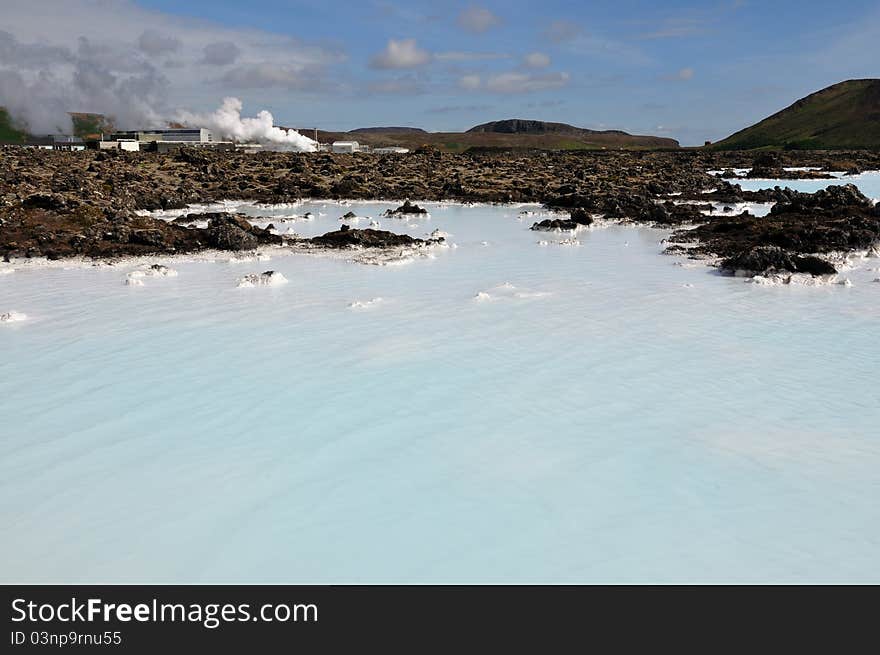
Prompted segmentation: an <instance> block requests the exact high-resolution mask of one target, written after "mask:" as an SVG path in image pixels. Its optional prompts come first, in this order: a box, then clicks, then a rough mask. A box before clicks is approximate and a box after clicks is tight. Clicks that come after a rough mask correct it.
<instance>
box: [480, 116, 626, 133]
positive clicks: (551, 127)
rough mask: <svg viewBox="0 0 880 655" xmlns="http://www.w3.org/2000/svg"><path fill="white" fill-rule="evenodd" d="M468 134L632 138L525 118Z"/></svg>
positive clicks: (494, 124) (492, 125) (500, 123)
mask: <svg viewBox="0 0 880 655" xmlns="http://www.w3.org/2000/svg"><path fill="white" fill-rule="evenodd" d="M468 132H482V133H487V132H493V133H498V134H578V133H587V134H619V135H624V136H632V135H631V134H627V133H626V132H622V131H621V130H590V129H587V128H584V127H575V126H574V125H569V124H568V123H550V122H548V121H536V120H531V119H526V118H506V119H504V120H501V121H490V122H488V123H483V124H481V125H477V126H475V127H472V128H471V129H469V130H468Z"/></svg>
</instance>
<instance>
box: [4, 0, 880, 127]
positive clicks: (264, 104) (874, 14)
mask: <svg viewBox="0 0 880 655" xmlns="http://www.w3.org/2000/svg"><path fill="white" fill-rule="evenodd" d="M8 2H10V3H11V4H12V5H14V7H13V10H12V11H11V12H10V14H11V15H10V16H9V17H8V18H7V19H2V20H0V30H5V31H8V32H9V33H11V34H13V35H15V37H16V38H17V40H18V41H19V43H18V45H19V46H20V48H19V50H22V49H23V48H24V47H25V46H26V45H29V44H34V43H39V44H42V45H44V46H48V45H49V44H51V43H54V41H56V40H57V41H59V45H62V44H61V43H60V42H61V41H63V40H65V39H67V40H70V39H72V38H73V37H74V36H76V32H77V29H78V25H79V24H78V23H76V20H78V19H76V18H71V20H73V21H74V22H73V23H72V24H71V23H70V22H68V23H67V24H66V25H65V32H62V31H58V32H55V33H49V32H47V31H46V28H45V27H42V28H40V27H38V26H34V25H29V24H28V25H27V26H26V27H25V28H24V29H21V26H16V25H15V24H14V23H15V22H16V21H19V22H20V23H21V24H22V25H25V24H26V23H27V21H28V17H29V16H30V15H31V14H30V13H28V12H30V11H32V10H31V9H30V8H31V7H33V6H35V5H36V6H39V5H52V4H53V3H52V2H51V1H50V0H29V2H26V3H25V2H19V0H8ZM4 4H5V3H4ZM64 4H65V7H69V6H71V5H76V6H77V8H78V10H79V11H80V12H83V13H86V14H88V11H89V10H90V9H94V10H95V12H96V15H97V12H98V11H100V12H101V18H100V19H99V22H100V21H103V22H102V23H101V26H102V29H101V31H100V32H99V31H98V30H97V27H96V26H95V25H94V23H95V21H92V23H91V24H86V22H83V23H82V30H83V31H86V30H90V29H94V32H93V33H89V35H88V38H89V39H90V40H91V42H95V43H98V42H100V40H101V39H102V38H105V39H108V45H107V46H106V47H107V52H109V51H110V48H111V45H110V44H109V41H111V40H112V39H111V37H109V36H107V35H108V34H113V33H114V30H113V29H112V27H114V26H124V29H120V30H118V31H116V36H115V38H116V40H117V42H114V43H113V44H112V47H113V48H115V50H114V52H116V53H122V50H121V48H123V47H124V42H125V39H128V41H129V42H130V43H131V44H134V45H132V46H131V47H132V48H134V49H135V54H136V57H135V55H132V58H133V59H137V61H138V62H140V63H139V64H137V65H138V66H142V67H147V66H149V67H150V69H149V78H150V80H151V84H155V88H156V102H159V103H161V104H162V106H163V107H166V108H173V107H183V108H187V109H193V110H197V111H206V110H210V109H212V108H214V107H216V106H217V105H218V104H219V102H220V100H221V99H222V97H223V96H227V95H234V96H236V97H239V98H241V99H242V100H243V101H244V104H245V112H246V113H248V112H251V113H254V112H256V111H258V110H260V109H263V108H267V109H269V110H270V111H272V112H273V114H274V115H275V117H276V120H277V122H278V123H281V124H286V125H295V126H312V125H317V126H319V127H321V128H324V129H333V130H342V129H349V128H354V127H361V126H370V125H412V126H417V127H423V128H425V129H429V130H461V129H466V128H468V127H471V126H473V125H474V124H477V123H480V122H484V121H487V120H493V119H500V118H512V117H521V118H537V119H544V120H555V121H562V122H568V123H572V124H575V125H579V126H583V127H591V128H595V129H612V128H613V129H624V130H627V131H630V132H635V133H643V134H644V133H649V134H660V135H663V136H672V137H674V138H677V139H679V140H680V141H681V142H682V143H683V144H696V143H702V142H703V141H704V140H706V139H712V140H714V139H719V138H722V137H724V136H726V135H728V134H729V133H731V132H733V131H735V130H737V129H740V128H741V127H744V126H746V125H748V124H751V123H753V122H755V121H756V120H759V119H760V118H763V117H764V116H766V115H768V114H770V113H772V112H774V111H776V110H778V109H781V108H782V107H784V106H786V105H788V104H790V103H791V102H792V101H794V100H796V99H797V98H799V97H801V96H803V95H805V94H807V93H809V92H811V91H814V90H817V89H819V88H822V87H824V86H827V85H829V84H832V83H834V82H838V81H841V80H844V79H849V78H855V77H876V76H878V71H877V69H876V62H878V61H880V58H878V54H880V52H878V45H877V44H878V43H880V6H878V4H877V3H876V2H866V1H860V0H855V1H848V2H844V3H837V4H836V5H833V4H829V3H827V2H823V3H819V2H812V1H811V0H801V1H800V2H796V1H789V0H781V1H776V2H758V1H757V0H719V1H717V2H715V1H709V2H694V1H691V2H683V1H677V2H662V3H661V2H656V1H655V2H644V1H641V0H616V1H613V2H611V1H605V0H593V1H587V2H579V3H574V2H558V1H554V0H545V1H544V2H540V3H535V2H525V1H522V0H508V1H506V2H492V1H488V0H486V1H482V2H477V3H470V2H452V1H447V0H435V1H433V2H398V1H371V0H364V1H361V2H333V1H331V0H325V1H324V2H318V1H315V0H308V1H298V2H295V1H292V0H261V1H260V2H234V1H229V0H227V1H225V2H223V3H218V2H216V1H208V0H194V1H190V2H185V3H184V2H180V1H177V2H174V1H171V0H139V1H137V2H125V1H121V0H120V1H118V2H117V1H116V0H65V3H64ZM108 5H110V6H112V7H113V9H114V11H110V12H108V11H107V6H108ZM58 7H60V5H58V6H57V7H55V9H57V10H58V11H62V9H59V8H58ZM41 9H42V10H44V11H51V10H52V9H53V8H52V7H49V6H43V7H41ZM108 13H109V16H108ZM45 15H51V14H45ZM96 20H98V19H96ZM3 21H8V22H10V24H9V25H4V22H3ZM113 21H117V23H115V24H114V23H113ZM142 27H143V31H141V33H138V30H141V29H142ZM17 28H18V29H17ZM41 30H42V31H41ZM67 47H69V48H71V49H75V48H78V50H77V52H78V53H79V55H78V56H81V57H85V56H86V55H83V48H82V43H80V44H79V45H78V46H77V45H76V44H74V43H73V42H72V41H70V43H69V44H68V45H67ZM0 52H2V49H0ZM28 52H32V50H31V51H28ZM123 55H124V53H123V54H117V55H116V56H115V58H116V59H117V60H122V59H124V56H123ZM89 56H90V57H91V55H89ZM125 56H127V55H125ZM105 59H107V60H109V59H110V57H109V56H108V57H105ZM89 61H92V60H91V59H90V60H89ZM13 63H14V62H13ZM0 64H9V62H8V61H7V62H2V61H0ZM102 65H104V66H107V67H110V68H111V69H112V68H113V64H112V63H104V64H102ZM132 70H134V64H132ZM145 70H147V69H146V68H143V69H138V73H137V74H139V75H140V74H146V73H143V71H145ZM112 72H113V74H115V75H117V77H118V76H119V75H121V74H122V73H120V72H119V71H116V70H113V71H112ZM132 74H134V73H132ZM160 92H161V93H160ZM0 99H2V98H0ZM151 101H152V100H151ZM79 102H80V103H81V104H88V103H89V102H90V100H89V99H88V98H86V99H82V100H80V101H79ZM79 109H86V108H85V107H80V108H79ZM95 109H99V108H97V107H96V108H95Z"/></svg>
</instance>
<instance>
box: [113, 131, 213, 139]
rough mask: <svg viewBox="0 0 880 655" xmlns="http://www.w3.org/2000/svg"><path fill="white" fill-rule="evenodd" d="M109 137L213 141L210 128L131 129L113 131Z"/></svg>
mask: <svg viewBox="0 0 880 655" xmlns="http://www.w3.org/2000/svg"><path fill="white" fill-rule="evenodd" d="M110 138H111V139H113V140H115V141H120V140H126V139H134V140H135V141H141V142H144V141H146V142H151V141H162V142H165V143H213V137H212V135H211V130H206V129H205V128H201V129H190V128H174V129H165V130H132V131H129V132H115V133H114V134H113V135H112V136H111V137H110Z"/></svg>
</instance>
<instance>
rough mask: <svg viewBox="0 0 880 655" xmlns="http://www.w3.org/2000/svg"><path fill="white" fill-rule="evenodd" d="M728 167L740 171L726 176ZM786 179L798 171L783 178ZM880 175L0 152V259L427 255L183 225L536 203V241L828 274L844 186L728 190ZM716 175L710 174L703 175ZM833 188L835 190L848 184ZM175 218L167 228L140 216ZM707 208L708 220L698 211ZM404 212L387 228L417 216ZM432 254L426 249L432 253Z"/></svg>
mask: <svg viewBox="0 0 880 655" xmlns="http://www.w3.org/2000/svg"><path fill="white" fill-rule="evenodd" d="M735 169H750V172H748V173H746V175H744V176H743V175H736V173H735ZM791 169H797V170H791ZM877 169H880V154H877V153H871V152H825V151H823V152H800V151H791V152H784V153H761V154H758V155H757V156H756V155H755V154H753V153H748V152H712V151H680V152H625V151H598V152H574V153H572V152H530V153H486V152H480V153H475V154H463V155H452V154H444V153H440V152H437V151H435V150H432V149H430V148H426V149H422V150H420V152H418V153H415V154H409V155H403V156H377V155H367V154H358V155H330V154H296V153H271V152H267V153H260V154H241V153H225V152H211V151H200V150H195V149H184V150H181V151H179V152H176V153H168V154H157V153H126V152H122V151H103V152H94V153H93V152H81V153H66V152H52V151H43V150H27V149H21V148H3V149H2V150H0V170H2V171H3V173H2V175H0V255H2V256H3V257H4V258H5V259H6V260H7V261H8V260H10V259H12V258H28V257H30V258H33V257H46V258H48V259H63V258H70V257H85V258H94V259H107V258H119V257H129V256H143V255H169V254H190V253H196V252H200V251H204V250H208V249H215V250H227V251H244V250H253V249H255V248H259V247H261V246H268V245H273V246H278V245H284V244H288V243H298V244H300V245H307V246H313V247H321V248H350V247H358V248H398V247H402V246H403V247H406V246H416V247H418V246H421V245H425V244H426V243H427V242H426V241H423V240H420V239H412V238H411V237H409V236H406V235H397V234H394V233H392V232H386V231H383V230H374V229H366V230H355V229H349V228H348V227H347V226H343V229H341V230H338V231H336V232H331V233H328V234H325V235H322V236H319V237H315V238H313V239H310V240H303V239H298V238H297V237H290V236H287V235H284V236H282V235H279V234H276V233H274V232H273V231H272V230H271V229H262V228H259V227H256V226H254V225H252V224H251V223H249V222H248V220H246V219H245V218H244V217H243V216H241V215H234V214H229V213H223V212H215V213H205V214H191V213H190V214H188V213H187V212H185V211H183V210H185V209H186V208H187V207H188V206H190V205H194V204H210V203H216V202H219V201H222V200H226V199H236V200H245V201H251V202H258V203H267V204H276V203H289V202H296V201H300V200H302V199H306V198H308V199H333V200H337V199H351V200H373V201H381V200H389V199H401V198H414V199H418V200H427V201H439V200H447V201H459V202H490V203H509V202H523V203H525V202H535V203H541V204H543V205H545V206H546V207H548V208H550V209H553V210H557V211H560V212H564V213H567V214H569V218H566V217H565V216H564V215H561V216H560V217H559V218H553V219H547V220H545V221H541V222H538V223H535V225H533V229H536V230H557V229H558V230H574V229H579V228H581V227H585V226H588V225H590V223H592V221H593V217H594V216H602V217H604V218H607V219H619V220H624V221H631V222H635V223H643V224H648V225H655V226H664V227H670V228H677V227H680V226H689V227H693V226H694V225H696V228H694V229H687V230H678V231H676V232H675V233H674V234H673V236H672V237H671V238H670V248H669V250H668V251H669V252H672V253H675V252H687V253H688V254H690V255H691V256H694V257H712V258H719V259H720V262H721V266H722V268H724V269H726V270H748V271H751V272H754V273H756V274H757V273H765V272H776V271H790V272H807V273H810V274H816V275H824V274H830V273H831V272H833V267H832V266H831V264H828V263H827V262H826V261H824V260H819V261H816V260H817V259H818V258H817V257H815V255H817V254H818V255H822V254H826V253H830V252H848V251H853V250H857V249H864V248H869V247H871V246H872V245H874V244H876V243H877V242H878V241H880V210H878V208H876V207H874V206H873V204H872V203H871V201H870V200H868V199H866V198H865V197H864V196H862V195H861V194H859V193H858V191H857V190H856V189H855V188H854V187H852V188H850V187H842V190H837V191H834V190H832V191H830V192H827V193H825V192H820V193H818V194H798V193H796V192H794V191H791V190H789V189H783V188H779V187H777V188H775V189H768V190H763V191H758V192H749V191H743V190H742V189H741V188H740V186H739V185H738V184H736V183H735V180H734V179H733V178H732V176H735V177H746V176H748V177H778V178H791V179H801V178H804V177H810V178H814V179H823V178H827V177H828V173H829V172H830V171H843V172H848V173H850V174H855V173H858V172H861V171H865V170H877ZM712 170H714V171H722V172H720V173H717V174H710V173H709V172H708V171H712ZM840 183H841V184H845V183H846V179H845V177H844V178H843V179H842V180H841V182H840ZM752 202H766V203H776V204H775V206H774V207H773V210H772V211H771V214H770V216H768V217H763V218H757V217H755V216H753V215H751V214H748V213H747V212H744V213H741V214H739V215H731V214H729V212H727V214H728V215H717V211H719V210H720V211H722V213H725V211H726V210H732V206H733V205H735V204H737V203H752ZM159 209H161V210H166V211H167V210H175V209H180V210H181V215H180V216H179V217H178V218H177V219H176V220H170V221H165V220H159V219H156V218H152V217H149V216H143V215H142V213H143V211H144V210H150V211H152V210H159ZM707 209H708V210H714V211H713V215H707V214H706V213H704V212H705V211H706V210H707ZM424 213H425V210H424V209H423V208H421V207H418V206H417V205H414V204H410V203H404V205H402V206H400V207H397V208H396V209H395V208H393V207H390V208H389V209H388V215H389V216H395V215H402V216H406V215H410V214H424ZM429 241H430V240H429Z"/></svg>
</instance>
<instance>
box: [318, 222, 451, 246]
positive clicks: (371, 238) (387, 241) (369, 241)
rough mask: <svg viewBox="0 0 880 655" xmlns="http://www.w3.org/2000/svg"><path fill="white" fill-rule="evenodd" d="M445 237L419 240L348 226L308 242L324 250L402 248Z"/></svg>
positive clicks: (433, 241)
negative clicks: (354, 228)
mask: <svg viewBox="0 0 880 655" xmlns="http://www.w3.org/2000/svg"><path fill="white" fill-rule="evenodd" d="M443 240H444V239H443V237H437V238H433V239H427V240H425V239H417V238H415V237H411V236H409V235H408V234H395V233H394V232H388V231H386V230H374V229H372V228H367V229H365V230H353V229H351V228H350V227H348V226H347V225H343V226H342V228H341V229H339V230H336V231H334V232H327V233H326V234H322V235H321V236H317V237H312V238H311V239H307V240H306V242H308V243H311V244H313V245H316V246H322V247H324V248H352V247H360V248H394V247H400V246H419V245H426V244H429V243H441V242H442V241H443Z"/></svg>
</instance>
